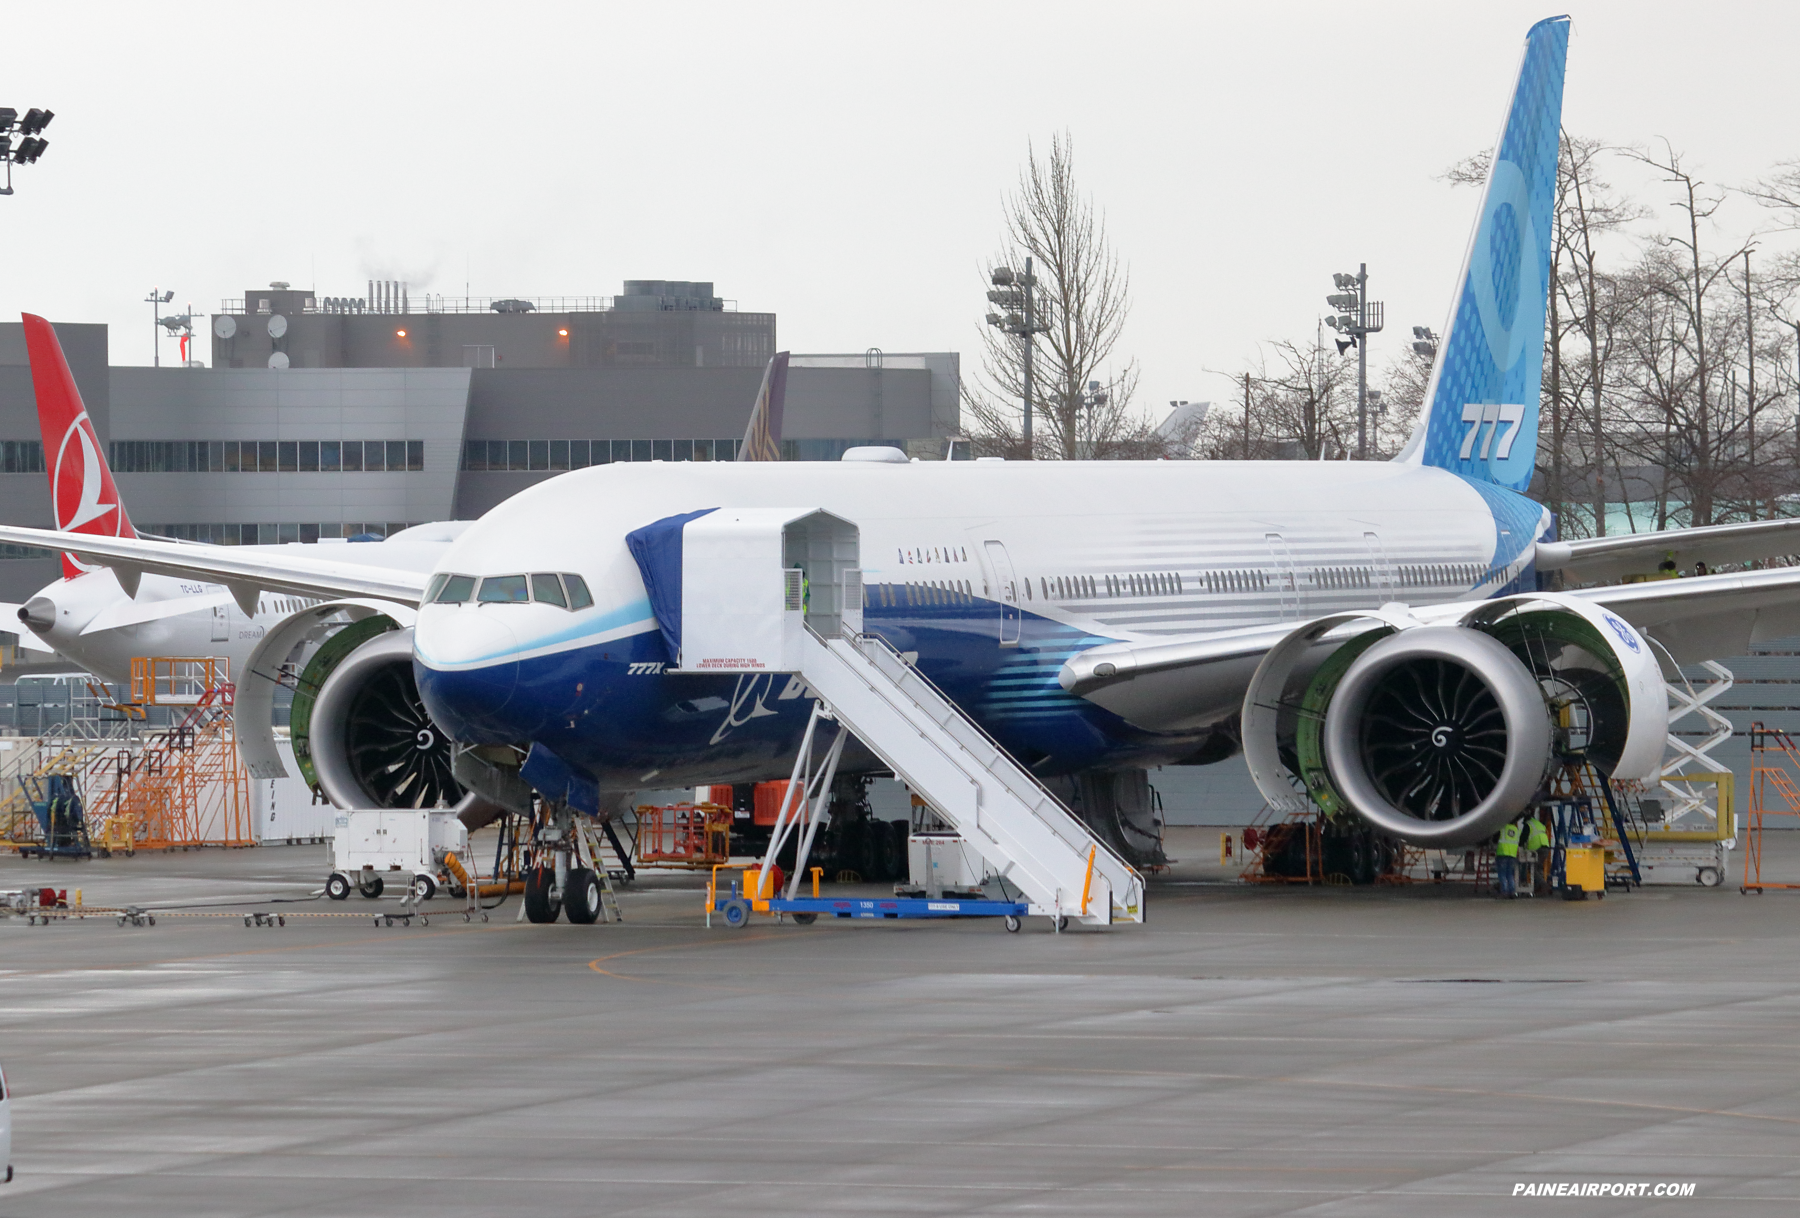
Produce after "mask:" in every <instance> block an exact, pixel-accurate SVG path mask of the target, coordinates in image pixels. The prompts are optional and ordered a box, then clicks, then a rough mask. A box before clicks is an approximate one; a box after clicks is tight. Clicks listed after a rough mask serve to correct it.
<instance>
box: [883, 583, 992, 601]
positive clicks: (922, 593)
mask: <svg viewBox="0 0 1800 1218" xmlns="http://www.w3.org/2000/svg"><path fill="white" fill-rule="evenodd" d="M874 591H875V603H876V604H877V605H880V606H886V607H893V606H897V605H905V606H909V607H910V606H915V605H971V604H974V603H975V587H974V585H973V584H971V583H969V581H968V580H966V579H936V580H933V579H927V580H920V581H918V582H917V583H907V584H899V585H895V584H876V585H875V588H874Z"/></svg>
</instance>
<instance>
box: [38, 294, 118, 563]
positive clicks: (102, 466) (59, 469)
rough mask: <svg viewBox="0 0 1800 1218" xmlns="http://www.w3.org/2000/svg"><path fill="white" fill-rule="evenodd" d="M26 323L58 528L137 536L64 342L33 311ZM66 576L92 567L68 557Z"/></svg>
mask: <svg viewBox="0 0 1800 1218" xmlns="http://www.w3.org/2000/svg"><path fill="white" fill-rule="evenodd" d="M21 317H22V319H23V320H24V323H25V351H26V354H27V355H28V356H29V358H30V360H31V384H32V388H33V389H35V390H36V391H37V406H38V426H39V427H40V428H41V429H42V430H43V433H44V469H45V470H46V471H47V472H48V474H49V476H50V505H51V510H52V511H54V512H55V513H56V527H57V528H58V529H61V530H62V531H64V532H67V533H93V534H97V535H99V536H102V537H136V536H137V530H136V529H134V528H132V527H131V518H130V517H128V516H127V515H126V514H125V505H124V503H122V502H121V501H120V499H119V490H118V488H117V487H115V486H114V485H113V476H112V470H111V469H110V468H108V466H107V464H106V454H105V452H104V451H103V450H102V449H101V447H100V437H99V436H97V435H95V434H94V424H93V421H92V420H90V419H89V418H88V413H87V407H85V406H83V405H82V404H81V391H80V390H79V389H77V388H76V387H75V377H74V375H73V374H71V373H70V372H69V361H68V360H66V359H64V358H63V351H62V344H61V343H59V342H57V341H56V330H55V329H54V328H53V327H52V326H51V325H50V323H49V322H47V321H45V320H44V319H43V318H41V317H38V316H35V315H33V314H31V313H25V314H21ZM62 562H63V578H64V579H73V578H74V577H75V576H77V575H80V574H81V573H82V572H83V571H85V570H87V569H88V568H87V567H86V566H84V565H83V564H81V563H79V562H77V561H76V560H75V559H74V558H73V557H72V556H70V555H68V554H64V555H63V556H62Z"/></svg>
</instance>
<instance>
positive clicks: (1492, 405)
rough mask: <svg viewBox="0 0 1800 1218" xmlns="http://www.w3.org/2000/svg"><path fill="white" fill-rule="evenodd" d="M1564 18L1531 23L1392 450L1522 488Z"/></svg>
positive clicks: (1537, 353) (1546, 282) (1531, 455)
mask: <svg viewBox="0 0 1800 1218" xmlns="http://www.w3.org/2000/svg"><path fill="white" fill-rule="evenodd" d="M1568 52H1569V19H1568V18H1567V17H1552V18H1550V19H1548V20H1546V21H1540V22H1538V23H1537V24H1536V25H1534V26H1532V27H1531V32H1530V33H1529V34H1527V35H1526V36H1525V57H1524V61H1523V63H1522V64H1521V65H1520V67H1519V83H1518V84H1517V85H1516V86H1515V87H1514V89H1513V95H1512V102H1511V104H1510V105H1509V107H1508V109H1507V113H1506V126H1505V128H1504V129H1503V130H1502V131H1501V132H1500V143H1499V145H1498V146H1497V147H1496V148H1495V149H1494V160H1493V167H1492V168H1491V169H1490V170H1489V172H1488V180H1487V188H1486V190H1485V191H1484V193H1483V194H1482V198H1481V212H1480V215H1479V218H1478V219H1477V220H1476V222H1475V233H1474V236H1473V237H1472V238H1471V239H1470V241H1469V253H1468V256H1467V257H1466V258H1465V260H1464V262H1463V274H1462V282H1461V285H1460V286H1459V288H1458V290H1457V297H1456V308H1455V311H1454V313H1453V314H1452V315H1451V318H1450V326H1449V330H1448V331H1447V332H1446V333H1445V335H1444V338H1443V341H1442V344H1441V346H1440V348H1439V351H1438V357H1437V365H1436V366H1435V367H1434V368H1433V369H1432V370H1431V384H1430V386H1429V387H1428V388H1427V389H1426V391H1425V403H1426V405H1425V413H1424V417H1423V418H1421V419H1420V421H1419V427H1418V430H1417V431H1415V432H1414V433H1413V437H1412V440H1411V442H1409V443H1408V444H1407V446H1406V451H1405V452H1403V453H1402V454H1401V455H1400V458H1399V459H1400V460H1402V461H1410V462H1414V463H1418V464H1424V465H1435V466H1437V467H1438V468H1440V469H1447V470H1450V471H1451V472H1453V473H1457V474H1461V475H1462V476H1463V477H1465V478H1470V479H1473V480H1475V481H1477V482H1489V483H1493V484H1495V485H1498V486H1504V487H1507V488H1509V489H1511V490H1515V491H1523V490H1524V489H1525V488H1526V487H1527V486H1529V485H1530V483H1531V475H1532V471H1533V469H1534V468H1535V466H1536V464H1537V434H1538V392H1539V389H1540V387H1541V385H1542V382H1543V376H1544V310H1545V307H1546V303H1547V301H1548V294H1549V286H1550V243H1551V241H1552V239H1553V238H1552V220H1553V219H1554V217H1553V215H1552V212H1553V210H1554V208H1555V206H1556V157H1557V152H1558V148H1559V144H1560V134H1561V128H1562V95H1563V67H1564V64H1565V63H1566V61H1567V59H1568Z"/></svg>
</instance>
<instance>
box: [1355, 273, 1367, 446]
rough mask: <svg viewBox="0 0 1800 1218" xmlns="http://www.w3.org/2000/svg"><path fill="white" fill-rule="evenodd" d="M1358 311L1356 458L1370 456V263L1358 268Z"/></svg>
mask: <svg viewBox="0 0 1800 1218" xmlns="http://www.w3.org/2000/svg"><path fill="white" fill-rule="evenodd" d="M1356 312H1357V321H1358V322H1359V324H1360V328H1361V330H1362V333H1361V334H1359V335H1358V336H1357V337H1358V338H1359V339H1360V340H1361V341H1359V342H1358V343H1357V344H1356V459H1357V460H1358V461H1366V460H1368V458H1369V340H1368V333H1369V264H1368V263H1366V262H1363V263H1358V264H1357V268H1356Z"/></svg>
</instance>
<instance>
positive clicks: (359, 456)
mask: <svg viewBox="0 0 1800 1218" xmlns="http://www.w3.org/2000/svg"><path fill="white" fill-rule="evenodd" d="M39 460H40V466H41V462H42V458H41V457H40V458H39ZM107 460H109V461H110V462H111V463H112V467H113V472H114V473H119V474H276V473H280V474H295V473H300V474H312V473H322V474H337V473H350V474H354V473H362V474H372V473H396V472H407V473H414V472H417V471H419V470H422V469H424V468H425V442H424V441H423V440H114V441H113V442H112V444H111V445H110V446H109V449H108V456H107Z"/></svg>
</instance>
